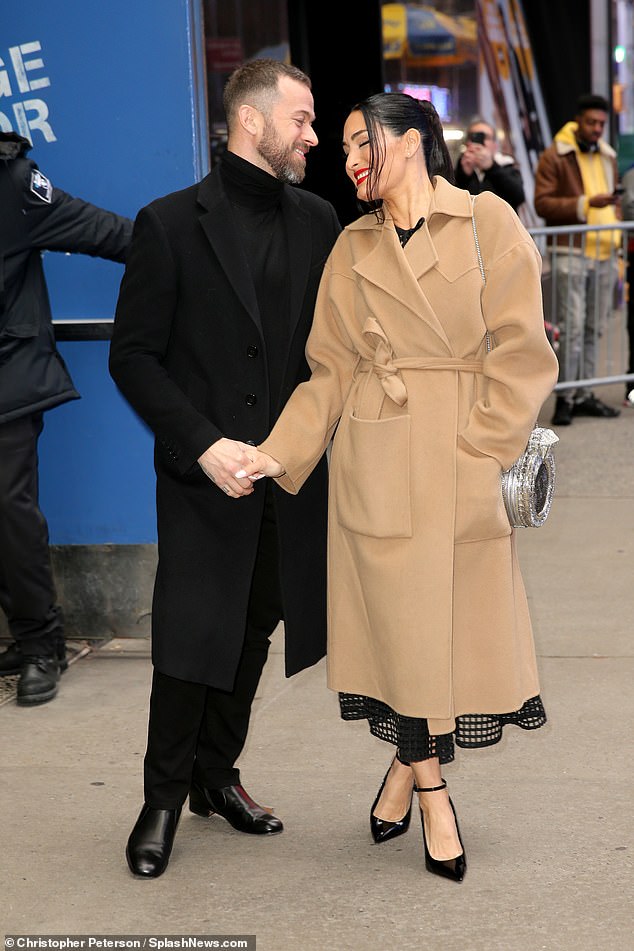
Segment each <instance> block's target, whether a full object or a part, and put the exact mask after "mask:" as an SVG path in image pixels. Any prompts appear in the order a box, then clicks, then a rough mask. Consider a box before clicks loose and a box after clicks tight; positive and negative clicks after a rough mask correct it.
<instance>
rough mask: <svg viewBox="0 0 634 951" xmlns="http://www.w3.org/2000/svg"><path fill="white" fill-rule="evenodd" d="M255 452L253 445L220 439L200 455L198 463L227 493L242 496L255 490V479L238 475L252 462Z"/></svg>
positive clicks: (237, 496)
mask: <svg viewBox="0 0 634 951" xmlns="http://www.w3.org/2000/svg"><path fill="white" fill-rule="evenodd" d="M254 453H255V449H254V447H253V446H247V445H246V444H245V443H242V442H238V441H237V440H234V439H219V440H218V441H217V442H215V443H213V445H211V446H210V447H209V449H206V450H205V451H204V452H203V454H202V456H199V457H198V465H199V466H200V468H201V469H202V470H203V472H204V473H205V475H206V476H207V477H208V478H209V479H211V481H212V482H213V483H215V485H217V486H218V488H219V489H222V491H223V492H224V493H225V495H229V496H231V498H240V497H241V496H243V495H251V494H252V492H253V480H251V479H247V478H246V476H244V475H241V476H240V477H238V473H239V472H240V470H241V469H244V467H245V465H247V464H249V463H250V462H251V456H253V455H254Z"/></svg>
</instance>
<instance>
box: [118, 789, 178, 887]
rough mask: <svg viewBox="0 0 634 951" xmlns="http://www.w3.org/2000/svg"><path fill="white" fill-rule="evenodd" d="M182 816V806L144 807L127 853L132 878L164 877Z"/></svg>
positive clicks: (131, 836) (131, 835)
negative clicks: (164, 807)
mask: <svg viewBox="0 0 634 951" xmlns="http://www.w3.org/2000/svg"><path fill="white" fill-rule="evenodd" d="M180 814H181V807H180V806H179V807H178V809H152V808H151V807H150V806H148V805H145V804H144V806H143V808H142V809H141V812H140V813H139V818H138V819H137V821H136V823H135V826H134V829H133V830H132V832H131V833H130V838H129V839H128V844H127V847H126V850H125V857H126V859H127V860H128V866H129V867H130V871H131V872H132V874H133V875H141V876H143V877H144V878H158V877H159V875H162V874H163V872H164V871H165V869H166V868H167V865H168V863H169V860H170V855H171V852H172V845H173V844H174V836H175V834H176V827H177V825H178V820H179V819H180Z"/></svg>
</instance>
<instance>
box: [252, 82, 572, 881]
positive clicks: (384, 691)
mask: <svg viewBox="0 0 634 951" xmlns="http://www.w3.org/2000/svg"><path fill="white" fill-rule="evenodd" d="M344 151H345V152H346V154H347V159H346V170H347V172H348V174H349V176H350V177H351V178H352V180H353V181H354V182H355V184H356V186H357V195H358V197H359V198H360V199H361V200H364V201H367V202H370V203H371V207H372V208H374V209H375V213H374V214H372V213H369V214H366V215H364V216H363V217H362V218H360V219H359V220H358V221H355V222H354V223H353V224H351V225H349V226H348V227H347V228H346V229H345V231H344V232H343V234H342V235H341V236H340V238H339V239H338V241H337V243H336V245H335V247H334V249H333V251H332V254H331V256H330V259H329V261H328V263H327V265H326V269H325V271H324V276H323V278H322V282H321V287H320V292H319V297H318V301H317V309H316V313H315V319H314V323H313V330H312V332H311V335H310V337H309V340H308V347H307V354H308V358H309V363H310V365H311V368H312V376H311V378H310V380H309V381H308V382H306V383H304V384H301V385H300V386H299V387H298V388H297V390H296V391H295V392H294V394H293V396H292V397H291V399H290V401H289V403H288V404H287V406H286V408H285V410H284V412H283V414H282V416H281V418H280V420H279V422H278V423H277V425H276V426H275V428H274V429H273V432H272V433H271V435H270V437H269V438H268V439H267V440H266V441H265V442H264V443H263V445H262V446H261V447H260V450H261V452H259V453H258V454H257V455H255V456H254V462H253V465H252V466H251V467H250V468H249V470H247V474H249V475H251V476H252V477H257V476H258V475H259V474H262V473H263V474H266V475H270V476H274V477H276V478H277V480H278V482H279V484H280V485H281V486H282V487H283V488H285V489H286V490H287V491H289V492H291V493H295V492H298V491H299V490H300V489H301V487H302V485H303V483H304V481H305V480H306V478H307V477H308V475H309V474H310V472H311V471H312V470H313V468H314V466H315V465H316V464H317V462H318V461H319V459H320V458H321V456H322V455H323V453H324V451H325V449H326V447H327V445H328V443H329V441H330V439H331V437H332V435H333V432H334V431H335V429H336V434H335V438H334V444H333V452H332V459H331V466H330V516H329V605H328V610H329V646H328V682H329V686H330V687H331V688H332V689H333V690H336V691H338V692H339V693H340V699H341V708H342V716H343V717H344V718H345V719H353V718H354V719H358V718H367V719H368V721H369V724H370V729H371V731H372V732H373V733H374V734H375V735H376V736H379V737H380V738H382V739H385V740H387V741H389V742H391V743H393V744H395V745H396V747H397V756H396V757H395V759H394V762H393V763H392V765H391V767H390V769H389V770H388V773H387V774H386V777H385V779H384V781H383V785H382V786H381V789H380V790H379V795H378V796H377V798H376V800H375V802H374V805H373V808H372V810H371V828H372V833H373V836H374V839H375V841H377V842H384V841H386V840H387V839H390V838H394V836H396V835H399V834H401V833H402V832H404V831H406V829H407V826H408V825H409V816H410V810H409V806H410V804H411V791H412V788H414V789H416V790H417V791H419V795H420V800H419V801H420V805H421V810H422V813H421V815H422V818H423V833H424V837H425V856H426V864H427V868H428V869H429V870H430V871H432V872H435V873H437V874H440V875H443V876H445V877H448V878H452V879H454V880H456V881H460V880H461V879H462V877H463V875H464V872H465V869H466V862H465V856H464V849H463V847H462V843H461V840H460V835H459V831H458V829H457V822H456V821H455V819H454V813H453V807H452V805H451V800H450V799H449V798H448V795H447V793H446V792H445V783H444V781H443V780H442V778H441V775H440V764H441V763H446V762H449V761H450V760H451V759H452V758H453V743H454V739H455V742H456V743H457V744H458V745H460V746H468V747H475V746H486V745H490V744H492V743H495V742H497V741H498V740H499V739H500V736H501V733H502V727H503V725H504V724H505V723H516V724H518V725H519V726H521V727H523V728H525V729H532V728H535V727H538V726H541V725H542V724H543V723H544V722H545V719H546V718H545V714H544V710H543V707H542V704H541V701H540V699H539V696H538V694H539V683H538V678H537V670H536V664H535V652H534V647H533V639H532V633H531V625H530V619H529V615H528V609H527V604H526V595H525V592H524V587H523V584H522V579H521V576H520V572H519V567H518V564H517V559H516V554H515V540H514V535H513V531H512V529H511V526H510V524H509V521H508V518H507V516H506V512H505V508H504V504H503V501H502V496H501V488H500V476H501V473H502V471H503V470H504V469H508V468H509V467H510V466H511V465H512V464H513V462H514V461H515V460H516V459H517V458H518V456H519V455H520V454H521V453H522V451H523V450H524V448H525V446H526V442H527V439H528V437H529V434H530V432H531V429H532V427H533V425H534V423H535V421H536V419H537V415H538V412H539V409H540V407H541V405H542V402H543V401H544V399H545V398H546V397H547V396H548V394H549V393H550V391H551V389H552V386H553V385H554V383H555V380H556V377H557V360H556V358H555V355H554V353H553V352H552V349H551V347H550V345H549V343H548V341H547V339H546V335H545V333H544V323H543V316H542V304H541V289H540V257H539V254H538V252H537V249H536V247H535V245H534V243H533V241H532V239H531V238H530V236H529V235H528V233H527V232H526V231H525V230H524V228H523V226H522V225H521V223H520V221H519V219H518V218H517V216H516V215H515V213H514V212H513V211H512V210H511V209H510V207H509V206H508V205H507V204H506V203H505V202H503V201H502V200H501V199H499V198H497V197H496V196H494V195H493V194H488V193H487V194H483V195H481V196H479V197H478V198H477V200H476V201H475V203H472V200H471V197H470V196H469V194H468V193H467V192H466V191H462V190H459V189H457V188H454V187H453V186H452V185H450V184H449V183H448V181H447V180H446V178H451V166H450V164H449V156H448V154H447V150H446V146H445V143H444V139H443V136H442V128H441V126H440V122H439V120H438V117H437V115H436V113H435V110H434V109H433V107H432V106H431V104H429V103H419V102H417V101H416V100H414V99H411V98H410V97H409V96H404V95H401V94H381V95H379V96H373V97H371V98H370V99H369V100H366V102H364V103H361V104H360V106H358V107H355V109H354V110H353V112H352V113H351V115H350V116H349V118H348V120H347V122H346V126H345V129H344ZM438 173H439V174H438ZM441 175H445V176H446V178H443V177H440V176H441ZM474 213H475V219H474ZM474 220H475V232H474ZM476 240H477V242H478V243H479V248H480V251H481V257H482V262H483V267H484V276H485V280H484V281H483V274H482V271H481V269H480V266H479V260H478V247H477V243H476ZM282 470H283V472H282ZM241 474H242V473H240V475H241Z"/></svg>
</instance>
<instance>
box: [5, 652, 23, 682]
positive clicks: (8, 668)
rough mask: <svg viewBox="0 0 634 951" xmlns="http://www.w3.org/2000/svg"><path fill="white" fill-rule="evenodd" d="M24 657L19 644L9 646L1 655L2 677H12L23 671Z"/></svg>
mask: <svg viewBox="0 0 634 951" xmlns="http://www.w3.org/2000/svg"><path fill="white" fill-rule="evenodd" d="M23 663H24V657H23V655H22V652H21V651H20V648H19V647H18V645H17V644H9V646H8V647H7V649H6V651H2V653H1V654H0V677H11V676H13V675H14V674H19V673H20V671H21V670H22V664H23Z"/></svg>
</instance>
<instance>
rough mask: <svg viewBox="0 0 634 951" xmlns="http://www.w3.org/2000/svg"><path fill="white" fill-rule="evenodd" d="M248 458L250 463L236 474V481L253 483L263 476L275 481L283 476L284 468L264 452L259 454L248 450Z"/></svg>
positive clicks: (256, 451)
mask: <svg viewBox="0 0 634 951" xmlns="http://www.w3.org/2000/svg"><path fill="white" fill-rule="evenodd" d="M249 457H250V459H251V462H249V463H248V464H247V465H246V466H244V468H242V469H240V470H239V472H236V479H244V478H246V479H250V480H251V481H252V482H255V481H256V480H257V479H261V478H263V476H270V477H271V478H272V479H277V478H278V477H279V476H281V475H284V472H285V469H284V466H282V465H281V464H280V463H279V462H277V460H276V459H273V458H272V456H269V455H267V454H266V453H265V452H261V451H260V450H259V449H250V450H249Z"/></svg>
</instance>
